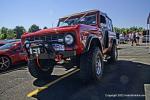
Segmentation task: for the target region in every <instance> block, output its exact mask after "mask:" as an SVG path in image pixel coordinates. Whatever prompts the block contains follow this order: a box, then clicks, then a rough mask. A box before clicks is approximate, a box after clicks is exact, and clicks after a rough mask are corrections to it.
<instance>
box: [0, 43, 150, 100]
mask: <svg viewBox="0 0 150 100" xmlns="http://www.w3.org/2000/svg"><path fill="white" fill-rule="evenodd" d="M118 49H119V59H118V62H117V63H115V64H105V69H104V75H103V78H102V80H101V81H100V82H98V83H95V82H90V83H84V84H83V83H82V82H81V80H80V79H79V71H77V72H75V73H73V74H71V75H69V76H67V77H64V78H63V79H61V80H59V81H57V82H55V83H54V84H51V85H49V86H48V87H47V88H45V89H43V90H42V91H40V92H38V93H37V94H36V95H33V96H32V97H27V94H29V93H32V91H34V90H36V89H38V88H40V87H44V86H45V85H47V84H50V83H52V82H54V81H55V80H57V79H60V78H61V77H62V76H63V75H64V74H65V73H68V72H69V71H70V70H68V71H67V70H66V69H64V68H61V67H60V66H57V67H56V68H55V70H54V72H53V75H52V77H51V78H50V79H48V80H37V79H35V78H33V77H32V76H31V75H30V74H29V72H28V70H27V68H26V65H25V64H21V65H15V66H12V68H11V69H10V70H8V71H6V72H0V100H145V99H147V100H150V99H149V98H148V96H149V90H150V87H149V86H148V84H150V77H149V76H150V54H148V48H147V47H145V46H138V47H131V46H130V45H127V44H124V45H120V46H119V48H118ZM144 84H146V85H145V87H144ZM145 95H146V97H145Z"/></svg>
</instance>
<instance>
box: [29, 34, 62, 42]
mask: <svg viewBox="0 0 150 100" xmlns="http://www.w3.org/2000/svg"><path fill="white" fill-rule="evenodd" d="M59 39H62V40H63V39H64V34H51V35H43V36H32V37H28V38H26V40H29V41H36V40H42V41H47V42H59Z"/></svg>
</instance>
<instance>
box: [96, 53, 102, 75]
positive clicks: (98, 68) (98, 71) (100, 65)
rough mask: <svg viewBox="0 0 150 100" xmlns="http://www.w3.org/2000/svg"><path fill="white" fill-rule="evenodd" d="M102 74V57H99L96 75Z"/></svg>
mask: <svg viewBox="0 0 150 100" xmlns="http://www.w3.org/2000/svg"><path fill="white" fill-rule="evenodd" d="M101 72H102V62H101V59H100V56H99V55H98V56H97V59H96V74H97V75H100V74H101Z"/></svg>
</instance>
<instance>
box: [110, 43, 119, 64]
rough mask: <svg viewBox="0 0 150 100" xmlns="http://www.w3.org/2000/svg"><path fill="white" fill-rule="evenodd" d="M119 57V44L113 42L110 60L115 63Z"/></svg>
mask: <svg viewBox="0 0 150 100" xmlns="http://www.w3.org/2000/svg"><path fill="white" fill-rule="evenodd" d="M117 59H118V50H117V45H116V44H113V46H112V49H111V52H110V59H109V60H108V62H109V63H115V62H116V61H117Z"/></svg>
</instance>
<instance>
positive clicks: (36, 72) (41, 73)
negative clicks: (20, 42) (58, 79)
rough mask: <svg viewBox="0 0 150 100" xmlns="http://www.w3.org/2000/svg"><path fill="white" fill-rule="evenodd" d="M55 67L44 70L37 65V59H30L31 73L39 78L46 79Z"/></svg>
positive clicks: (29, 68) (29, 67)
mask: <svg viewBox="0 0 150 100" xmlns="http://www.w3.org/2000/svg"><path fill="white" fill-rule="evenodd" d="M53 68H54V67H51V68H50V69H49V70H47V71H43V70H41V69H40V68H39V66H37V63H36V61H35V60H31V59H30V60H28V70H29V72H30V74H31V75H32V76H33V77H35V78H38V79H46V78H49V77H50V76H51V73H52V72H53Z"/></svg>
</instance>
